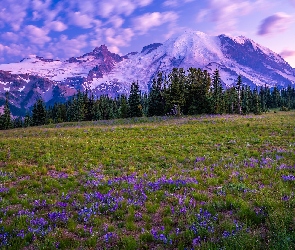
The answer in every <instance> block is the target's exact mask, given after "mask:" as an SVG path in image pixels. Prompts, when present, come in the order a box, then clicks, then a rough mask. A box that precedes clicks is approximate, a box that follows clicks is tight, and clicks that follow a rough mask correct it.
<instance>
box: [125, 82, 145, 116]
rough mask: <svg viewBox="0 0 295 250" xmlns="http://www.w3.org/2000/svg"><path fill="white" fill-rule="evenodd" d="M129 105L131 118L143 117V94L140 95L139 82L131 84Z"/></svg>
mask: <svg viewBox="0 0 295 250" xmlns="http://www.w3.org/2000/svg"><path fill="white" fill-rule="evenodd" d="M128 103H129V117H141V116H142V106H141V94H140V90H139V85H138V82H133V83H132V84H131V88H130V95H129V98H128Z"/></svg>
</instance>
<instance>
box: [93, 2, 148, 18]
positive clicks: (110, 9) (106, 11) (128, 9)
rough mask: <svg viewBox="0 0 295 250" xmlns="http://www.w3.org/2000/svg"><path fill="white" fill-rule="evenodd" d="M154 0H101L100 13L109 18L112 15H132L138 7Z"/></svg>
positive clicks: (99, 4)
mask: <svg viewBox="0 0 295 250" xmlns="http://www.w3.org/2000/svg"><path fill="white" fill-rule="evenodd" d="M152 2H153V0H124V1H122V0H108V1H99V3H98V7H99V8H98V11H99V15H100V16H102V17H104V18H108V17H111V16H112V15H125V16H129V15H131V14H132V13H133V12H134V11H135V10H136V9H137V8H140V7H145V6H147V5H149V4H151V3H152Z"/></svg>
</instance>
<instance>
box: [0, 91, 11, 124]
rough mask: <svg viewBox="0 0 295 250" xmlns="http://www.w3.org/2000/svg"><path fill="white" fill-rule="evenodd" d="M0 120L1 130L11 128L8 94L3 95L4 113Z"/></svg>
mask: <svg viewBox="0 0 295 250" xmlns="http://www.w3.org/2000/svg"><path fill="white" fill-rule="evenodd" d="M0 118H1V119H0V126H1V129H10V128H11V127H12V123H11V114H10V108H9V93H8V92H6V93H5V104H4V113H3V115H2V116H1V117H0Z"/></svg>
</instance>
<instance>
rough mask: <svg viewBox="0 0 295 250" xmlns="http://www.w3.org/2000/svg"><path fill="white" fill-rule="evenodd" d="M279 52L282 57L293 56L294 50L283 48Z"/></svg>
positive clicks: (294, 54)
mask: <svg viewBox="0 0 295 250" xmlns="http://www.w3.org/2000/svg"><path fill="white" fill-rule="evenodd" d="M280 54H281V56H282V57H284V58H286V57H292V56H295V50H283V51H282V52H281V53H280Z"/></svg>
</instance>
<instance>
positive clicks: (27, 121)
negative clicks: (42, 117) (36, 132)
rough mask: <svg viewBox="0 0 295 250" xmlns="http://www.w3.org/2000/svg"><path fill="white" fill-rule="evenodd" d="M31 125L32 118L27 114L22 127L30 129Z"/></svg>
mask: <svg viewBox="0 0 295 250" xmlns="http://www.w3.org/2000/svg"><path fill="white" fill-rule="evenodd" d="M31 125H32V118H31V116H30V114H29V113H28V112H27V113H26V116H25V118H24V127H25V128H27V127H30V126H31Z"/></svg>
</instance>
